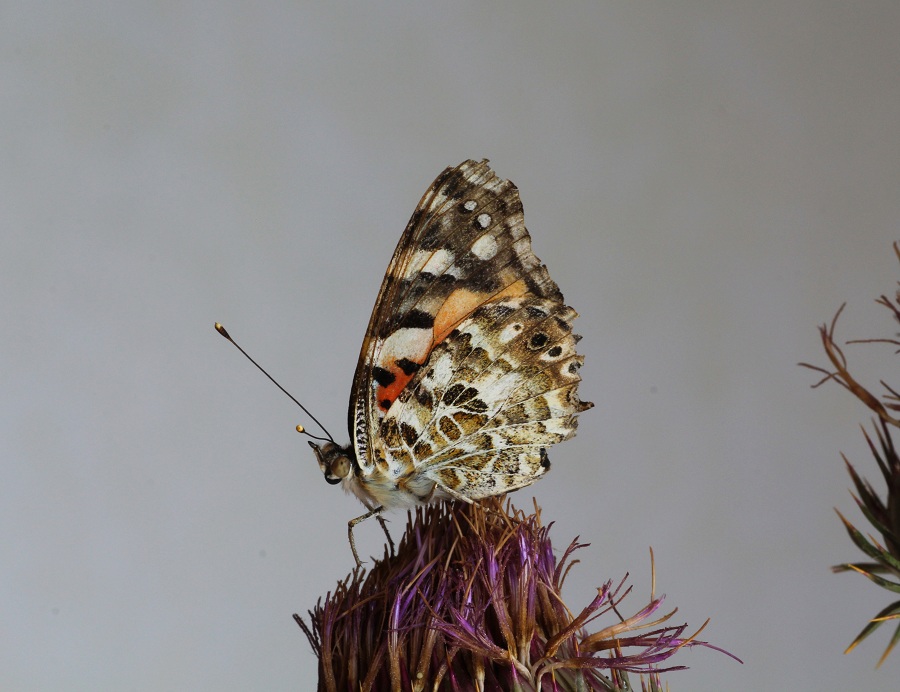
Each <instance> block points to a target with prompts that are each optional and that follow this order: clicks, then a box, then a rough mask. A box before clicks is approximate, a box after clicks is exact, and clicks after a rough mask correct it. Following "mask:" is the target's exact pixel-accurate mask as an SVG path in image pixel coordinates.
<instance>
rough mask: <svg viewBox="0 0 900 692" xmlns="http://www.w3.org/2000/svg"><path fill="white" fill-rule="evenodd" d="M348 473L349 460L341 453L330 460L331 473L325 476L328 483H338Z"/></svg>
mask: <svg viewBox="0 0 900 692" xmlns="http://www.w3.org/2000/svg"><path fill="white" fill-rule="evenodd" d="M349 474H350V460H349V459H348V458H347V457H346V456H344V455H341V456H339V457H337V458H336V459H335V460H334V461H332V462H331V473H330V474H328V475H326V476H325V480H326V481H328V482H329V483H332V484H334V483H339V482H340V481H341V480H343V479H344V478H346V477H347V476H348V475H349ZM329 476H331V477H330V478H329Z"/></svg>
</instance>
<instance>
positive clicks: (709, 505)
mask: <svg viewBox="0 0 900 692" xmlns="http://www.w3.org/2000/svg"><path fill="white" fill-rule="evenodd" d="M898 35H900V6H898V5H897V3H896V2H890V1H886V2H863V3H828V2H812V1H803V0H789V1H788V2H756V3H740V4H738V3H717V2H700V1H689V2H681V3H663V2H657V3H653V2H643V1H637V2H627V3H626V2H619V3H615V2H612V3H610V2H598V1H594V2H579V3H572V2H563V3H536V2H500V3H481V2H477V3H476V2H459V3H435V2H424V3H413V2H404V3H401V2H388V3H343V2H337V3H328V4H326V3H321V4H311V3H304V2H259V3H239V2H218V3H213V2H187V3H169V2H154V3H151V2H136V1H126V2H118V3H116V2H106V3H103V2H92V1H88V2H80V3H65V2H60V1H59V0H56V1H54V0H51V1H49V2H33V3H26V2H16V1H15V0H13V1H12V2H6V3H3V4H2V5H0V155H2V166H0V223H2V244H0V296H2V299H0V324H2V346H0V373H2V397H0V405H2V416H0V421H2V423H0V426H2V427H0V445H2V477H0V686H2V688H3V689H4V690H98V689H108V690H161V689H172V690H250V689H266V690H288V689H311V688H312V687H313V685H314V681H315V670H316V664H315V660H314V658H313V656H312V654H311V652H310V650H309V648H308V645H307V643H306V640H305V638H304V637H303V635H302V633H301V632H300V630H299V629H298V628H297V626H296V625H295V624H294V622H293V620H292V619H291V614H292V613H294V612H300V613H305V611H306V609H307V608H310V607H312V606H313V605H314V603H315V602H316V599H318V598H319V597H320V596H323V595H324V594H325V593H326V592H327V591H328V590H329V589H331V588H333V587H334V585H335V583H336V581H337V580H338V579H340V578H343V577H344V576H345V575H346V574H347V572H348V571H349V569H350V567H351V566H352V558H351V555H350V550H349V548H348V545H347V540H346V526H347V524H346V522H347V520H348V519H350V518H351V517H353V516H356V515H357V514H359V513H360V511H361V506H360V505H359V503H358V502H357V501H356V500H355V499H353V498H351V497H346V496H344V495H343V494H342V493H341V492H340V491H339V490H338V489H335V488H333V487H330V486H328V485H327V484H326V483H324V482H323V480H322V477H321V474H320V473H319V471H318V469H317V467H316V465H315V462H314V460H313V456H312V454H311V452H310V450H309V448H308V447H307V445H306V443H305V441H304V439H303V438H302V437H300V436H299V435H297V434H296V433H295V432H294V431H293V427H294V425H295V424H297V423H298V422H302V423H307V424H308V423H309V420H308V419H306V418H305V416H303V415H302V412H300V411H299V410H298V409H297V408H296V407H295V406H294V405H293V404H291V403H290V402H289V401H288V399H287V398H285V397H284V396H283V395H282V394H281V393H280V392H278V391H277V389H275V387H273V386H272V385H271V384H270V383H269V382H268V381H266V380H265V378H263V377H262V375H260V374H259V373H258V372H256V371H255V370H254V369H253V367H252V366H251V365H250V364H249V363H248V362H247V361H245V360H244V359H243V358H242V357H241V356H240V354H239V353H238V352H237V351H236V350H235V349H234V348H232V347H231V346H230V345H229V344H227V343H226V342H225V341H224V340H223V339H221V338H220V337H219V336H218V335H217V334H216V333H215V332H214V331H213V322H214V321H216V320H218V321H221V322H223V323H224V324H225V325H226V327H228V329H229V330H230V331H231V333H232V335H233V336H234V337H235V338H236V339H237V340H238V341H239V342H240V343H241V344H242V345H243V346H244V347H245V348H247V349H248V350H250V351H251V352H252V353H253V354H254V355H255V356H256V357H257V358H258V359H259V360H260V361H262V362H263V363H264V364H265V366H266V367H267V368H269V369H270V371H271V372H272V373H273V374H274V375H275V376H276V377H277V378H279V379H280V380H281V382H282V383H283V384H284V385H285V386H286V387H287V388H289V389H290V390H291V391H292V392H293V393H294V394H295V395H296V396H297V397H298V398H300V399H301V400H302V401H304V402H305V403H306V404H307V405H308V406H309V407H311V408H312V409H313V410H314V412H315V414H316V415H317V416H318V417H319V418H320V419H321V420H322V421H323V422H325V423H326V425H327V426H328V427H329V428H330V429H331V430H332V432H333V433H334V434H335V435H336V436H337V437H339V438H340V439H342V440H346V437H345V436H346V432H345V421H346V404H347V399H348V396H349V388H350V382H351V379H352V376H353V370H354V367H355V365H356V359H357V354H358V349H359V345H360V342H361V339H362V335H363V331H364V329H365V325H366V322H367V320H368V317H369V312H370V310H371V308H372V304H373V302H374V299H375V294H376V292H377V289H378V287H379V285H380V282H381V278H382V275H383V272H384V269H385V267H386V266H387V263H388V260H389V259H390V255H391V252H392V251H393V248H394V246H395V244H396V242H397V239H398V238H399V236H400V233H401V232H402V230H403V228H404V226H405V224H406V222H407V220H408V218H409V215H410V214H411V213H412V211H413V208H414V207H415V204H416V202H417V201H418V200H419V198H420V196H421V195H422V193H423V192H424V191H425V189H426V187H427V186H428V185H429V184H430V182H431V181H432V179H433V178H434V177H435V176H436V175H437V174H438V173H439V172H440V171H441V170H442V169H443V168H444V167H445V166H448V165H455V164H458V163H459V162H460V161H462V160H464V159H466V158H482V157H488V158H490V159H491V161H492V165H493V166H494V167H495V169H496V170H497V172H498V173H499V174H500V175H501V176H502V177H506V178H509V179H511V180H513V181H514V182H515V183H516V184H517V185H518V186H519V188H520V190H521V195H522V199H523V201H524V205H525V218H526V223H527V225H528V228H529V229H530V231H531V234H532V237H533V244H534V249H535V252H536V253H537V255H538V256H539V257H540V258H541V259H542V260H543V261H544V262H546V263H547V265H548V266H549V268H550V271H551V273H552V275H553V277H554V278H555V279H556V281H557V282H558V283H559V285H560V287H561V288H562V290H563V292H564V293H565V295H566V299H567V301H568V302H569V303H570V304H571V305H573V306H574V307H575V308H576V309H577V310H578V311H579V312H580V314H581V317H580V318H579V320H578V323H577V327H578V331H580V332H581V333H582V334H583V335H584V340H583V341H582V342H581V350H582V352H583V353H584V354H585V356H586V364H585V367H584V368H583V370H582V373H583V376H584V383H583V386H582V395H583V398H585V399H588V400H593V401H594V402H595V403H596V404H597V406H596V408H595V409H594V410H592V411H590V412H589V413H587V414H585V415H584V416H583V417H582V424H581V429H580V431H579V435H578V437H577V438H575V439H574V440H573V441H572V442H570V443H567V444H565V445H562V446H561V447H558V448H556V449H554V450H553V452H552V459H553V462H554V463H553V472H552V473H550V474H549V475H548V476H547V477H546V478H545V479H544V480H542V481H541V482H540V483H538V484H536V485H535V486H533V487H532V488H530V489H527V490H524V491H521V492H519V493H517V494H516V495H515V496H514V499H515V500H516V502H517V503H518V504H519V505H521V506H530V504H531V498H532V496H536V497H537V499H538V501H539V503H540V504H541V506H542V507H543V510H544V516H545V518H546V519H547V520H553V521H555V522H556V525H555V527H554V529H553V534H552V535H553V536H554V538H555V543H556V545H557V546H558V547H559V548H560V549H561V548H563V547H564V546H565V545H567V544H568V542H569V541H570V540H571V539H572V538H574V537H575V535H579V534H580V536H581V538H582V540H584V541H589V542H590V543H592V546H591V547H590V548H588V549H585V550H583V551H581V553H580V554H579V557H580V559H581V560H582V563H581V564H580V565H579V566H578V567H576V568H575V569H574V570H573V572H572V573H571V575H570V579H569V581H568V588H567V592H566V595H567V599H568V602H569V605H570V606H571V607H573V608H575V607H578V608H580V607H582V606H583V605H584V604H586V603H587V602H588V600H589V599H590V598H591V597H592V595H593V594H594V593H595V592H594V591H593V587H595V586H599V585H600V584H602V583H603V582H605V581H606V580H607V579H615V580H618V579H620V578H621V577H622V576H624V574H625V573H626V572H630V574H631V577H630V580H631V582H632V583H633V584H634V586H635V591H634V594H633V596H632V597H631V598H630V599H629V600H627V601H626V602H625V604H624V606H623V609H624V610H625V611H628V610H630V611H631V612H634V611H636V610H637V609H639V608H640V607H641V606H642V605H643V604H644V603H645V602H646V600H647V598H648V597H649V591H650V559H649V548H650V547H651V546H652V547H653V549H654V551H655V556H656V572H657V589H658V591H660V592H663V593H665V594H667V601H666V605H667V606H668V607H676V606H677V607H678V608H679V612H678V613H677V614H676V616H675V617H674V619H673V622H683V621H687V622H689V623H690V624H691V627H692V628H696V627H698V626H699V625H700V624H701V623H702V622H703V621H704V620H705V619H706V618H707V617H709V618H711V622H710V624H709V626H708V627H707V628H706V630H705V631H704V633H703V638H705V639H707V640H710V641H712V642H714V643H715V644H717V645H719V646H722V647H724V648H726V649H728V650H729V651H731V652H733V653H735V654H736V655H738V656H740V657H741V658H742V659H743V660H744V665H740V664H738V663H736V662H735V661H733V660H731V659H729V658H727V657H725V656H723V655H720V654H718V653H716V652H713V651H707V650H702V649H694V650H692V651H685V652H682V653H680V654H679V656H678V657H677V658H676V662H679V663H682V664H686V665H688V666H690V670H688V671H686V672H681V673H673V674H670V675H667V676H666V680H668V681H669V683H670V685H671V687H672V689H673V690H701V691H703V690H724V689H728V690H760V689H779V690H813V689H815V690H837V689H856V690H872V689H874V690H892V689H896V687H897V682H896V681H897V671H898V670H900V657H898V656H896V655H895V656H894V658H892V659H889V660H888V662H887V663H886V664H885V665H884V666H883V667H882V669H880V670H879V671H875V670H874V666H875V663H876V661H877V659H878V656H879V655H880V654H881V652H882V650H883V648H884V646H885V645H886V644H887V641H888V638H889V637H888V634H889V633H888V630H887V629H885V630H884V631H881V632H879V633H877V634H876V635H875V636H874V637H873V638H872V639H871V640H869V641H867V642H865V643H864V644H863V645H862V646H861V647H860V648H859V649H857V650H856V651H855V652H853V653H851V654H850V655H847V656H844V655H842V651H843V649H844V648H845V647H846V646H847V645H848V644H849V643H850V641H851V640H852V639H853V637H854V636H855V635H856V633H857V632H858V631H859V630H860V629H861V628H862V627H863V625H864V624H865V621H866V619H867V618H868V617H871V616H872V615H874V614H875V613H876V612H877V611H878V610H879V609H880V608H882V607H883V606H885V605H887V604H888V603H889V602H890V600H891V596H890V595H889V594H888V593H886V592H883V591H881V590H879V589H878V588H877V587H875V586H874V585H872V584H870V583H869V582H868V581H866V580H865V579H864V578H862V577H859V576H854V575H832V574H831V573H830V571H829V566H830V565H832V564H834V563H837V562H842V561H847V560H852V559H858V558H859V557H860V555H859V554H858V552H857V551H856V549H855V548H854V547H853V546H852V545H851V543H850V541H849V539H848V538H847V536H846V534H845V533H844V530H843V528H842V526H841V525H840V523H839V521H838V519H837V517H836V515H835V514H834V512H833V507H835V506H838V507H840V508H842V510H844V511H845V513H846V514H847V515H848V516H849V517H850V518H852V519H853V520H854V521H857V522H858V524H859V525H860V526H861V527H862V526H864V519H863V518H862V517H861V515H860V514H859V512H858V511H857V510H856V509H855V508H854V506H853V502H852V499H851V497H850V495H849V494H848V492H847V489H848V487H849V485H850V482H849V478H848V476H847V474H846V472H845V470H844V468H843V466H842V462H841V459H840V452H841V451H844V452H845V453H847V455H848V456H849V457H850V459H851V460H853V461H854V462H856V463H857V464H858V467H859V468H860V470H861V471H862V472H863V473H865V474H866V475H867V476H869V477H870V478H871V479H872V480H873V481H878V480H879V478H878V476H877V470H876V468H875V466H874V463H873V462H872V460H871V459H870V457H869V455H868V453H867V451H866V449H865V446H864V443H863V441H862V437H861V434H860V431H859V428H858V425H859V423H861V422H864V421H866V420H867V418H868V416H867V414H866V412H865V411H864V410H863V409H862V407H861V406H860V405H859V404H858V403H857V402H856V401H855V400H854V399H853V398H852V397H851V396H850V395H849V394H847V393H845V392H843V391H842V390H841V389H840V388H838V387H837V386H835V385H828V386H825V387H823V388H822V389H819V390H810V388H809V386H810V385H811V384H812V383H813V382H815V381H816V379H817V377H816V376H815V374H814V373H812V372H810V371H806V370H803V369H801V368H799V367H797V362H798V361H813V362H817V363H824V356H823V355H822V353H821V347H820V343H819V339H818V334H817V332H816V326H817V325H818V324H819V323H822V322H824V321H827V320H830V319H831V317H832V316H833V314H834V313H835V311H836V310H837V308H838V307H839V306H840V305H841V303H843V302H844V301H847V302H848V303H849V306H848V308H847V310H846V311H845V314H844V316H843V318H842V320H841V322H840V323H839V328H838V338H839V339H849V338H853V337H871V336H890V335H891V334H892V333H893V332H894V331H895V328H896V327H895V325H894V324H893V323H892V322H891V321H890V319H889V317H888V314H887V312H886V311H884V310H883V309H880V308H878V307H877V306H876V305H875V304H874V302H873V299H874V298H875V297H877V296H878V295H880V294H881V293H891V292H893V290H894V288H895V285H896V280H897V279H898V278H900V264H898V262H897V260H896V258H895V257H894V256H893V251H892V249H891V243H892V241H893V240H895V239H898V238H900V194H898V192H900V187H898V186H900V132H898V123H900V77H898V75H900V41H898V39H897V37H898ZM848 353H849V355H850V357H851V364H852V365H857V366H858V367H859V369H860V371H861V373H862V374H863V375H864V376H865V377H866V378H868V379H867V380H866V381H867V382H868V383H869V384H871V385H873V386H877V380H878V378H879V377H881V378H886V379H888V380H890V379H891V375H892V374H893V372H895V368H896V363H897V360H896V357H895V356H893V353H892V349H891V348H890V347H889V346H881V347H872V346H870V347H862V346H856V347H849V348H848ZM894 384H895V385H896V384H898V383H897V381H896V380H894ZM879 488H880V484H879ZM391 518H392V525H393V527H394V529H395V531H397V532H399V530H400V528H401V527H402V525H403V522H404V517H403V515H402V514H395V515H392V517H391ZM357 536H358V542H359V544H360V549H361V552H362V553H363V554H365V555H370V554H380V552H381V546H382V535H381V533H380V530H379V529H378V526H377V524H375V523H374V522H373V523H371V524H365V525H363V527H362V528H361V529H360V530H359V531H358V533H357ZM626 614H630V613H626Z"/></svg>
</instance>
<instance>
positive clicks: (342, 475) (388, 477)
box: [309, 442, 448, 509]
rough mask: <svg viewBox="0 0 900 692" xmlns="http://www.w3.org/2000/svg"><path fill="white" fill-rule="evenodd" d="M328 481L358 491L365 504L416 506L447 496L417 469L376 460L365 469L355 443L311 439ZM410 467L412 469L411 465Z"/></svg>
mask: <svg viewBox="0 0 900 692" xmlns="http://www.w3.org/2000/svg"><path fill="white" fill-rule="evenodd" d="M309 446H310V447H312V448H313V451H314V452H315V454H316V460H317V461H318V463H319V469H320V470H321V471H322V474H323V475H324V476H325V481H326V482H327V483H329V484H331V485H337V484H338V483H340V484H341V487H343V489H344V491H345V492H348V493H351V494H353V495H355V496H356V497H357V498H359V500H360V501H361V502H362V503H363V504H364V505H365V506H366V507H369V508H370V509H371V508H374V507H384V508H385V509H394V508H406V507H414V506H415V505H420V504H427V503H428V502H431V501H432V500H437V499H441V498H445V497H448V495H447V494H446V493H443V492H441V491H440V490H439V489H436V488H435V482H434V481H433V480H430V479H428V478H425V477H420V476H417V475H416V474H415V473H410V472H404V471H403V470H402V469H401V467H399V466H397V465H396V464H386V463H384V461H383V460H382V463H380V464H377V465H376V467H375V469H374V470H373V472H371V473H363V472H362V469H361V468H360V465H359V462H358V461H357V459H356V455H355V454H354V451H353V446H352V445H347V446H345V447H341V446H340V445H338V444H336V443H334V442H326V443H325V444H323V445H321V446H319V445H317V444H315V443H314V442H310V443H309ZM410 471H411V469H410Z"/></svg>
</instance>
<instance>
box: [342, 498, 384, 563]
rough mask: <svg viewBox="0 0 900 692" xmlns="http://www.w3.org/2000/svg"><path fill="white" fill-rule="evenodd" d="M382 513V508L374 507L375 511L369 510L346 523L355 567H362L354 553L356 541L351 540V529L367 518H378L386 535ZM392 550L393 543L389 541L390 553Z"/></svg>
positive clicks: (360, 561)
mask: <svg viewBox="0 0 900 692" xmlns="http://www.w3.org/2000/svg"><path fill="white" fill-rule="evenodd" d="M383 511H384V507H380V506H379V507H376V508H375V509H371V510H369V511H368V512H366V513H365V514H363V515H362V516H360V517H356V519H351V520H350V521H348V522H347V536H349V538H350V550H352V551H353V559H354V560H356V566H357V567H362V564H363V563H362V560H360V559H359V553H357V552H356V541H355V540H353V527H354V526H356V525H357V524H359V523H360V522H363V521H365V520H366V519H368V518H369V517H378V521H379V522H380V523H381V526H382V528H383V529H384V532H385V533H387V527H386V526H385V525H384V519H382V517H381V513H382V512H383ZM388 540H389V541H391V537H390V536H388ZM393 550H394V542H393V541H391V552H393Z"/></svg>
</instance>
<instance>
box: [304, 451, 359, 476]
mask: <svg viewBox="0 0 900 692" xmlns="http://www.w3.org/2000/svg"><path fill="white" fill-rule="evenodd" d="M309 446H310V447H312V448H313V451H314V452H315V453H316V460H317V461H318V462H319V469H321V471H322V473H323V474H324V476H325V480H326V481H328V482H329V483H330V484H331V485H337V484H338V483H340V482H341V481H343V480H345V479H347V478H349V477H350V476H352V474H353V466H354V464H353V458H352V456H351V452H350V447H349V446H347V447H341V446H340V445H337V444H335V443H334V442H325V443H324V444H323V445H322V446H321V447H320V446H319V445H317V444H316V443H315V442H312V441H311V442H310V443H309Z"/></svg>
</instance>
